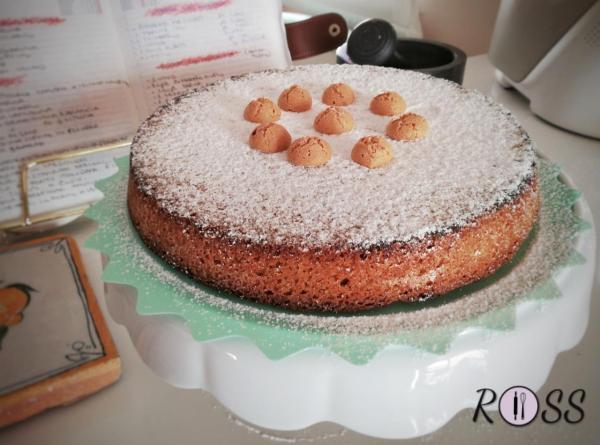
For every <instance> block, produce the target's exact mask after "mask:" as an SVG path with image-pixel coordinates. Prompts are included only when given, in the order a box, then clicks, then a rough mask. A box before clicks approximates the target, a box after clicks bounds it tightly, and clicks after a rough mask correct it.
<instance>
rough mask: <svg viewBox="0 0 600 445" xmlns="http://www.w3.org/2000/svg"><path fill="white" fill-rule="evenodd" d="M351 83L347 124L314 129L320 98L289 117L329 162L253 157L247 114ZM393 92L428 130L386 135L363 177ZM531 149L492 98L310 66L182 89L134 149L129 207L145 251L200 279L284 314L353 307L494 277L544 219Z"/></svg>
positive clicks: (396, 76) (440, 83)
mask: <svg viewBox="0 0 600 445" xmlns="http://www.w3.org/2000/svg"><path fill="white" fill-rule="evenodd" d="M339 82H343V83H345V84H347V85H349V86H350V87H351V88H352V89H353V91H354V93H355V100H354V102H353V103H352V104H350V105H348V106H346V107H345V108H344V109H345V110H346V111H347V112H348V113H350V114H351V115H352V117H353V120H354V126H353V128H352V130H351V131H348V132H346V133H342V134H332V135H328V134H320V133H318V132H317V131H316V130H315V129H314V127H313V121H314V120H315V117H316V115H317V114H318V113H320V112H321V111H323V110H324V109H326V108H327V105H326V104H324V103H322V102H320V101H318V102H317V101H315V102H313V104H312V107H311V108H310V109H309V110H308V111H305V112H300V113H291V112H285V111H284V112H282V114H281V118H280V119H279V120H278V124H280V125H282V126H283V127H285V128H286V129H287V130H288V131H289V133H290V134H291V137H292V139H297V138H300V137H304V136H318V137H320V138H322V139H323V140H325V141H326V142H327V143H328V144H329V146H330V147H331V150H332V156H331V159H330V160H329V162H328V163H327V164H326V165H324V166H321V167H313V168H308V167H301V166H296V165H293V164H291V163H290V162H288V160H287V153H286V152H285V151H284V152H278V153H262V152H260V151H257V150H254V149H252V148H250V146H249V145H248V136H249V135H250V134H251V132H252V130H253V129H254V127H255V125H256V124H253V123H251V122H248V121H246V120H244V118H243V112H244V109H245V107H246V105H247V104H248V103H249V102H250V101H252V100H253V99H255V98H257V97H267V98H270V99H271V100H273V101H275V100H277V98H278V97H279V95H280V94H281V92H282V91H284V90H285V89H286V88H288V87H289V86H290V85H300V86H301V87H302V88H304V89H306V90H307V91H308V92H309V93H310V95H311V96H312V97H315V98H320V97H321V96H322V94H323V91H324V90H325V89H326V88H327V86H329V85H331V84H332V83H339ZM385 91H395V92H398V93H399V94H400V95H401V96H402V97H403V98H404V100H405V102H406V105H407V108H406V110H405V111H406V112H407V113H416V114H418V115H420V116H422V117H423V118H424V119H425V120H426V121H427V123H428V132H427V135H426V136H425V137H423V138H422V139H418V140H415V141H396V140H391V139H389V140H388V142H389V144H390V145H391V148H392V151H393V159H392V160H391V161H390V162H389V163H388V164H386V165H385V166H383V167H380V168H376V169H369V168H366V167H364V166H362V165H359V164H357V163H356V162H354V161H353V160H352V156H351V153H352V149H353V147H354V145H355V144H356V142H357V141H358V140H359V139H361V138H363V137H367V136H384V135H385V132H386V126H387V125H388V123H389V121H390V119H391V118H390V117H389V116H382V115H377V114H374V113H373V112H371V111H370V109H369V105H370V102H371V100H372V98H373V97H375V96H376V95H377V94H379V93H381V92H385ZM539 205H540V202H539V194H538V184H537V170H536V159H535V153H534V150H533V146H532V144H531V142H530V139H529V137H528V136H527V134H526V133H525V131H524V130H523V129H522V128H521V127H520V125H519V124H518V123H517V122H516V120H515V119H514V117H513V116H512V115H511V114H510V113H509V112H507V111H506V110H505V109H504V108H502V107H501V106H500V105H497V104H495V103H493V102H492V101H491V100H490V99H489V98H487V97H485V96H483V95H481V94H479V93H477V92H473V91H468V90H465V89H463V88H461V87H460V86H458V85H456V84H454V83H451V82H447V81H444V80H440V79H435V78H432V77H430V76H426V75H423V74H420V73H416V72H411V71H402V70H397V69H391V68H380V67H373V66H360V65H315V66H301V67H295V68H291V69H289V70H285V71H268V72H261V73H253V74H248V75H245V76H241V77H237V78H232V79H228V80H224V81H222V82H218V83H216V84H213V85H210V86H208V87H206V88H204V89H201V90H198V91H194V92H191V93H188V94H186V95H184V96H180V97H178V98H176V99H174V100H172V101H170V102H169V103H167V104H166V105H164V106H163V107H161V108H160V109H158V110H157V111H156V112H155V113H154V114H153V115H152V116H151V117H149V118H148V119H147V120H146V121H145V122H144V123H143V125H142V126H141V127H140V129H139V131H138V132H137V134H136V136H135V138H134V141H133V144H132V147H131V174H130V181H129V190H128V206H129V212H130V215H131V219H132V221H133V223H134V225H135V227H136V228H137V230H138V232H139V234H140V236H141V238H142V239H143V240H144V242H145V243H146V244H147V245H148V246H149V247H150V248H151V249H152V250H154V251H155V252H157V253H158V254H159V255H161V256H162V257H163V258H165V259H166V260H167V261H168V262H169V263H171V264H173V265H175V266H176V267H178V268H180V269H181V270H183V271H185V272H186V273H188V274H189V275H191V276H193V277H194V278H196V279H198V280H200V281H202V282H205V283H207V284H210V285H213V286H216V287H218V288H221V289H225V290H229V291H231V292H234V293H236V294H238V295H240V296H242V297H247V298H251V299H255V300H258V301H261V302H264V303H269V304H276V305H280V306H285V307H290V308H296V309H311V310H331V311H356V310H361V309H366V308H370V307H374V306H381V305H386V304H389V303H392V302H395V301H400V300H401V301H415V300H419V299H423V298H427V297H430V296H433V295H441V294H444V293H446V292H448V291H450V290H452V289H455V288H457V287H459V286H463V285H465V284H467V283H469V282H472V281H474V280H477V279H480V278H482V277H484V276H487V275H489V274H491V273H492V272H494V271H495V270H496V269H497V268H499V267H500V266H501V265H502V264H504V263H505V262H506V261H508V260H509V259H510V258H511V257H512V255H513V254H514V253H515V252H516V250H517V249H518V247H519V246H520V244H521V243H522V242H523V241H524V240H525V239H526V238H527V236H528V234H529V232H530V230H531V228H532V226H533V224H534V222H535V220H536V217H537V213H538V210H539Z"/></svg>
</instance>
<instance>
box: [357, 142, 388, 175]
mask: <svg viewBox="0 0 600 445" xmlns="http://www.w3.org/2000/svg"><path fill="white" fill-rule="evenodd" d="M393 158H394V154H393V153H392V146H391V145H390V143H389V142H388V141H387V140H386V139H385V138H384V137H383V136H365V137H363V138H360V139H359V140H358V142H357V143H356V144H355V145H354V148H353V149H352V160H353V161H354V162H356V163H357V164H360V165H362V166H363V167H367V168H378V167H383V166H384V165H387V164H389V163H390V161H391V160H392V159H393Z"/></svg>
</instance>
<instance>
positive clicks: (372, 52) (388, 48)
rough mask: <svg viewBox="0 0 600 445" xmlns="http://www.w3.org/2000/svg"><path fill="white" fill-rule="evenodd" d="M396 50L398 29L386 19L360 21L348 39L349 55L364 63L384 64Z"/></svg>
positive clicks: (354, 60) (355, 61) (354, 59)
mask: <svg viewBox="0 0 600 445" xmlns="http://www.w3.org/2000/svg"><path fill="white" fill-rule="evenodd" d="M395 50H396V31H395V30H394V27H393V26H392V25H390V24H389V23H388V22H386V21H385V20H380V19H370V20H366V21H364V22H362V23H360V24H359V25H358V26H357V27H356V28H354V31H352V33H351V34H350V38H349V39H348V56H350V58H351V59H352V62H354V63H359V64H362V65H384V64H385V63H386V62H387V61H388V60H389V59H390V57H392V55H393V54H394V51H395Z"/></svg>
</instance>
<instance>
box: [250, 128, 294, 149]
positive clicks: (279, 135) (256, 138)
mask: <svg viewBox="0 0 600 445" xmlns="http://www.w3.org/2000/svg"><path fill="white" fill-rule="evenodd" d="M291 142H292V137H291V136H290V134H289V133H288V131H287V130H286V129H285V127H283V126H282V125H279V124H275V123H273V122H270V123H268V124H261V125H259V126H258V127H256V128H255V129H254V130H252V133H250V137H249V138H248V143H249V144H250V147H252V148H254V149H255V150H258V151H262V152H263V153H278V152H280V151H285V150H287V148H288V147H289V146H290V143H291Z"/></svg>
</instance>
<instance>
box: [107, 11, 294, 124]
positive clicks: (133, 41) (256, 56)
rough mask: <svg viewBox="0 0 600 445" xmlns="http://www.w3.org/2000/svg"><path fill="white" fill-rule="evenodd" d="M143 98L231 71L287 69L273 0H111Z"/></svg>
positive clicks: (157, 99) (149, 106) (146, 108)
mask: <svg viewBox="0 0 600 445" xmlns="http://www.w3.org/2000/svg"><path fill="white" fill-rule="evenodd" d="M112 2H113V7H114V8H115V11H116V10H117V9H119V8H120V14H115V16H116V18H117V20H119V22H120V23H119V26H118V29H119V30H120V31H121V41H122V47H123V50H124V52H125V61H126V63H127V69H128V71H129V73H130V80H131V83H132V86H133V89H134V95H135V97H136V103H137V104H138V106H139V108H140V110H142V112H143V113H145V114H146V115H148V114H150V113H152V112H153V111H154V110H155V109H156V107H158V106H159V105H160V104H162V103H164V102H165V101H166V100H168V99H170V98H172V97H174V96H176V95H178V94H180V93H182V92H184V91H186V90H189V89H192V88H197V87H200V86H202V85H206V84H208V83H211V82H214V81H216V80H219V79H223V78H225V77H227V76H231V75H235V74H242V73H246V72H250V71H259V70H263V69H268V68H286V67H288V66H289V65H290V63H291V59H290V55H289V50H288V47H287V43H286V38H285V31H284V29H283V23H282V20H281V3H280V2H279V1H274V0H253V1H246V0H205V1H202V2H191V1H190V2H185V1H183V2H173V1H172V0H171V1H169V0H166V1H165V0H112Z"/></svg>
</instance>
